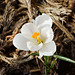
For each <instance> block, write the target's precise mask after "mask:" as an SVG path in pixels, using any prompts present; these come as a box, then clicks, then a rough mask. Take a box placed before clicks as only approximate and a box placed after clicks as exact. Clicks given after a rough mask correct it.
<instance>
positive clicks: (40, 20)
mask: <svg viewBox="0 0 75 75" xmlns="http://www.w3.org/2000/svg"><path fill="white" fill-rule="evenodd" d="M35 24H36V25H37V26H38V28H40V27H43V26H47V25H48V26H49V27H50V28H51V27H52V19H51V18H50V16H48V15H46V14H44V13H43V14H42V15H40V16H38V17H36V19H35Z"/></svg>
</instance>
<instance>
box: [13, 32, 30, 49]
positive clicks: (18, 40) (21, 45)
mask: <svg viewBox="0 0 75 75" xmlns="http://www.w3.org/2000/svg"><path fill="white" fill-rule="evenodd" d="M27 41H29V40H28V39H27V38H25V37H24V36H23V35H22V34H21V33H19V34H17V35H16V36H15V37H14V39H13V45H14V46H15V47H16V48H17V49H20V50H29V49H28V48H27Z"/></svg>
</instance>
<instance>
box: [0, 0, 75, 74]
mask: <svg viewBox="0 0 75 75" xmlns="http://www.w3.org/2000/svg"><path fill="white" fill-rule="evenodd" d="M42 13H46V14H48V15H49V16H51V18H52V20H53V27H52V28H53V31H54V41H55V42H56V45H57V52H56V54H59V55H62V56H65V57H68V58H71V59H73V60H75V0H0V75H44V63H43V62H42V61H41V60H38V59H37V58H36V56H30V53H31V52H25V51H21V50H18V49H16V48H15V47H14V46H13V44H12V41H13V38H14V36H15V35H16V34H17V33H19V32H20V28H21V27H22V25H23V24H24V23H27V22H30V21H31V20H32V19H33V18H34V19H35V18H36V17H37V16H38V15H40V14H42ZM53 60H54V58H53V59H52V61H53ZM50 62H51V61H49V63H50ZM48 66H49V65H48ZM50 75H75V64H72V63H69V62H66V61H62V60H59V59H58V60H57V61H56V63H55V64H54V68H52V69H51V70H50Z"/></svg>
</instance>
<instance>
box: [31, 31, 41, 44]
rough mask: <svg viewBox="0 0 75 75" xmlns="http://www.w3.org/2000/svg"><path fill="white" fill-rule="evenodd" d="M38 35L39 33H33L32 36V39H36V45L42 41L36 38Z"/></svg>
mask: <svg viewBox="0 0 75 75" xmlns="http://www.w3.org/2000/svg"><path fill="white" fill-rule="evenodd" d="M39 35H40V33H37V32H34V33H33V35H32V38H36V39H37V41H38V43H40V42H41V41H42V40H41V39H40V37H38V36H39Z"/></svg>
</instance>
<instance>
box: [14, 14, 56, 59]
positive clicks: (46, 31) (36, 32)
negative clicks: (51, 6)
mask: <svg viewBox="0 0 75 75" xmlns="http://www.w3.org/2000/svg"><path fill="white" fill-rule="evenodd" d="M51 27H52V19H51V18H50V17H49V16H48V15H46V14H42V15H40V16H38V17H36V19H35V20H33V23H26V24H24V25H23V26H22V28H21V33H19V34H17V35H16V36H15V37H14V39H13V45H14V46H15V47H16V48H17V49H20V50H25V51H28V50H31V51H38V50H39V58H41V57H42V56H43V55H44V56H52V55H53V54H54V53H55V52H56V45H55V42H54V41H52V40H53V37H54V35H53V30H52V28H51Z"/></svg>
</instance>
